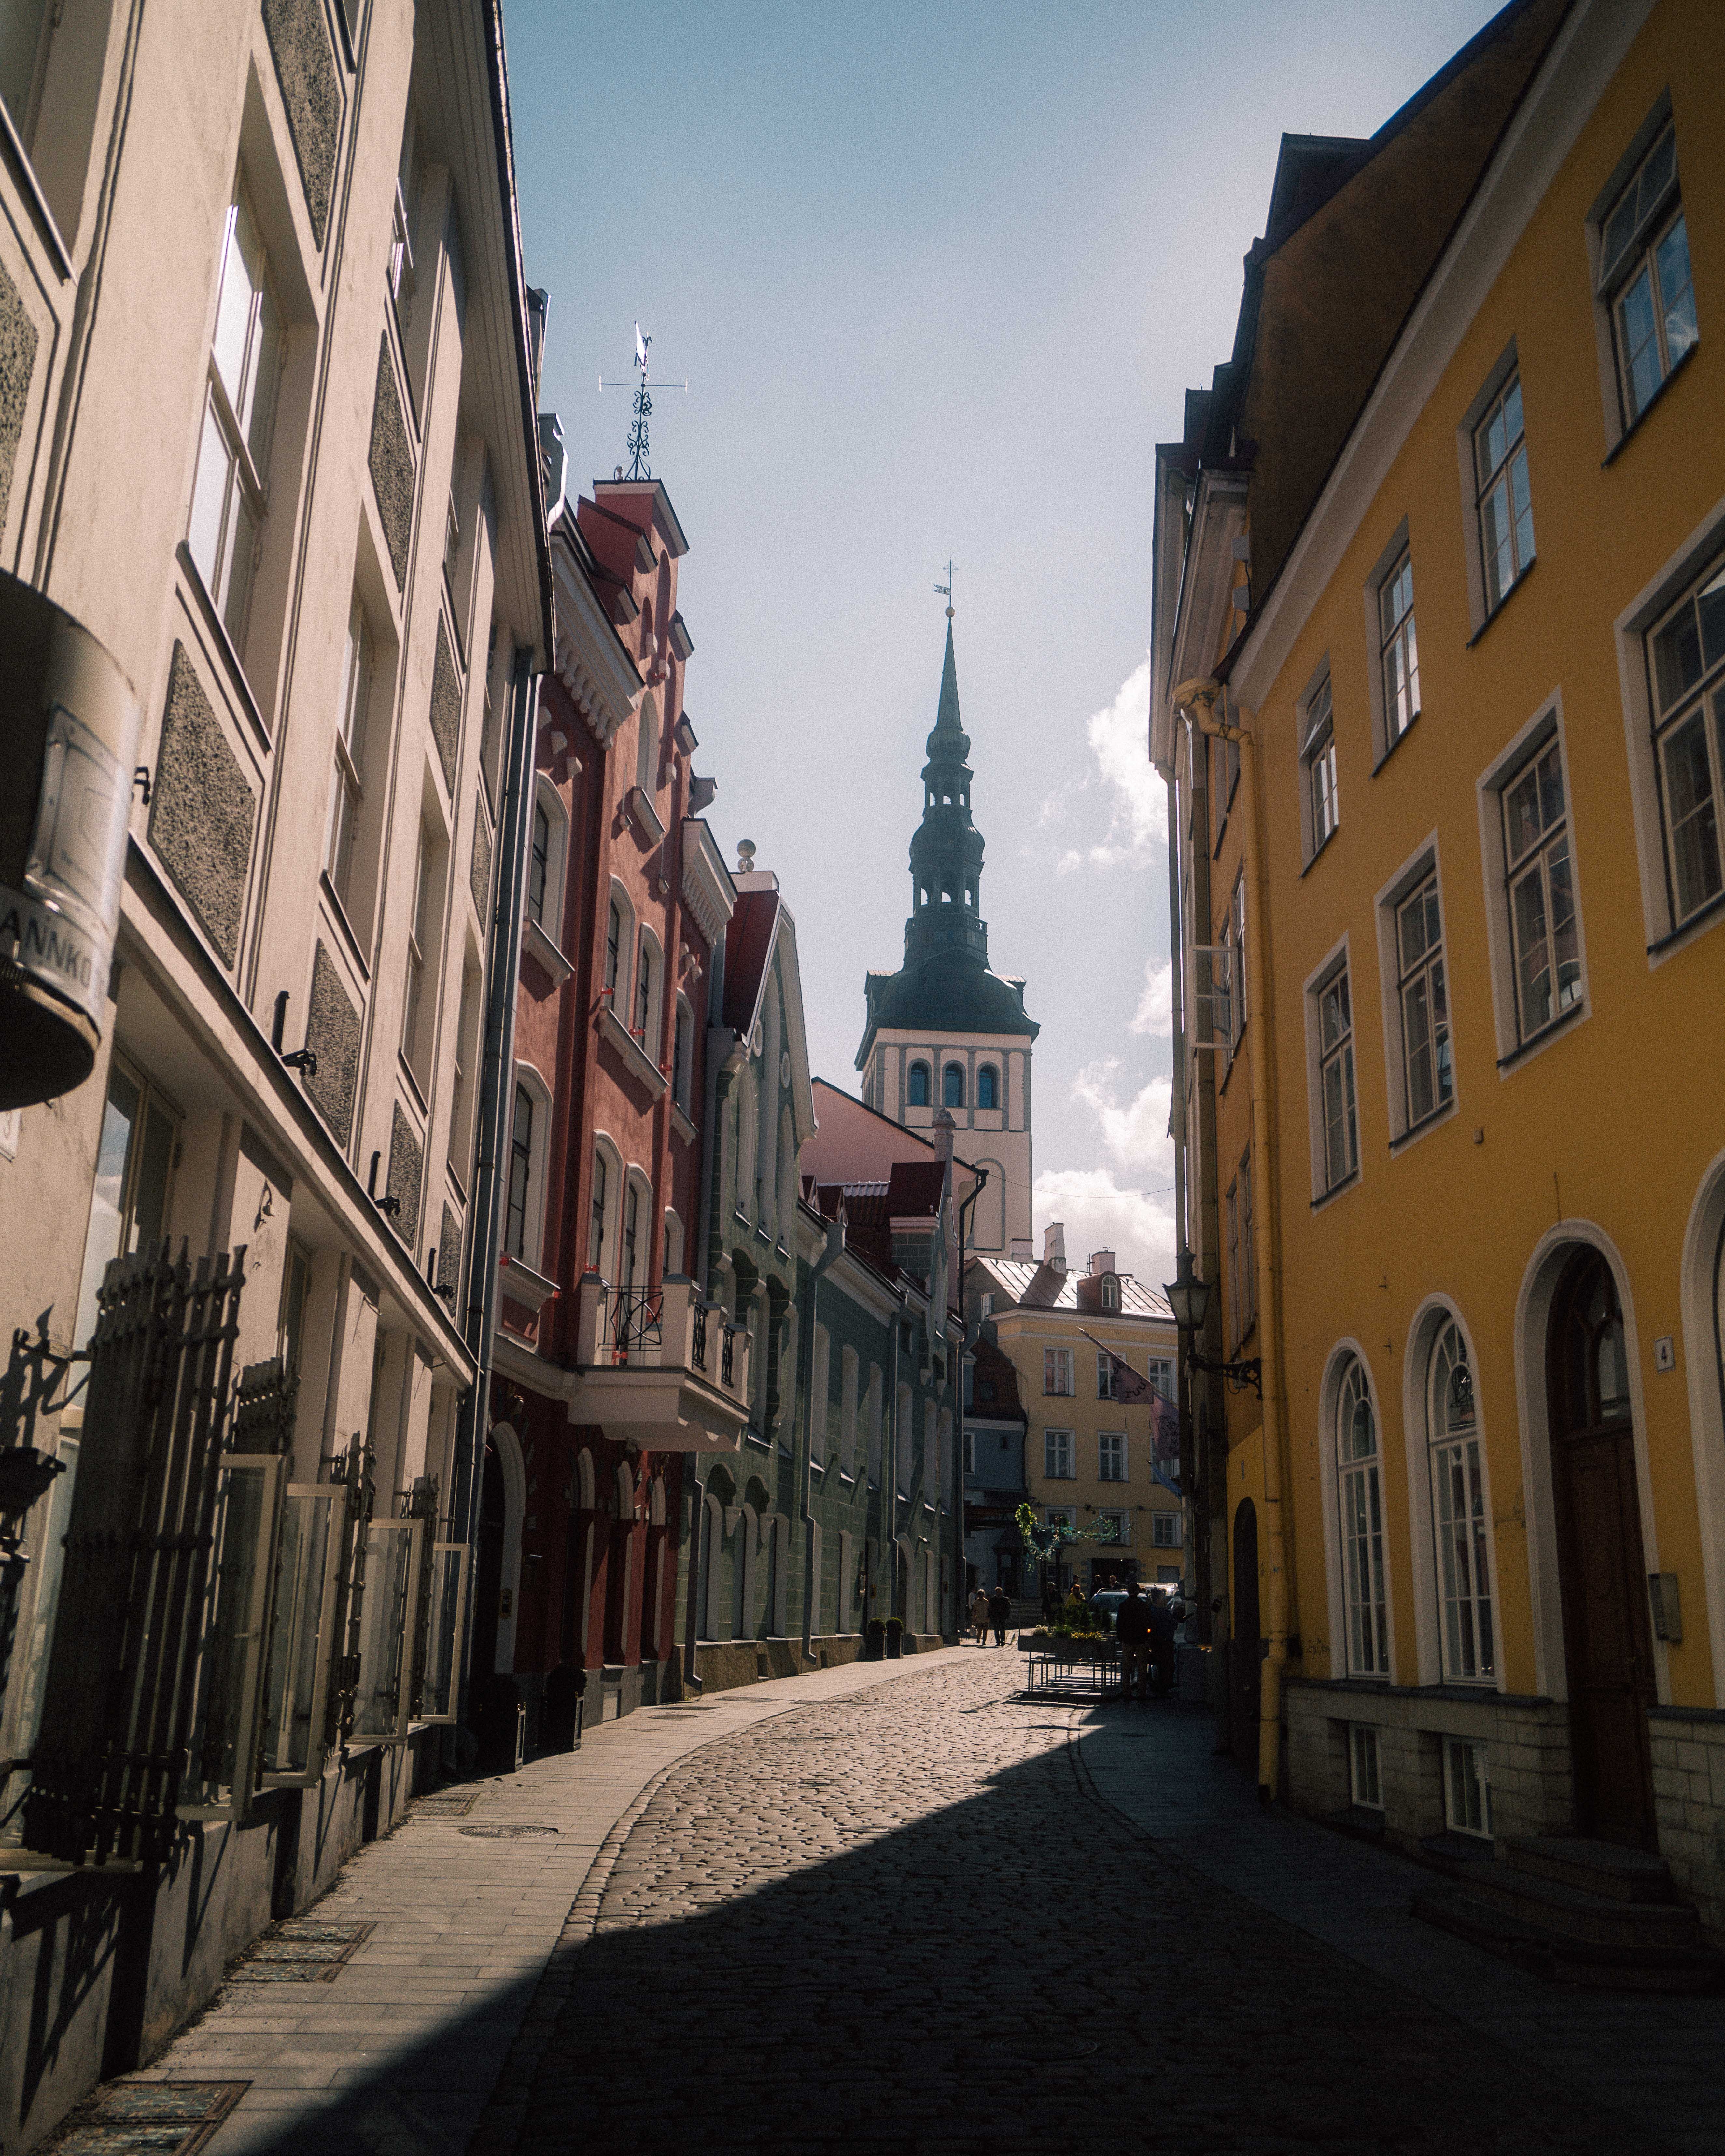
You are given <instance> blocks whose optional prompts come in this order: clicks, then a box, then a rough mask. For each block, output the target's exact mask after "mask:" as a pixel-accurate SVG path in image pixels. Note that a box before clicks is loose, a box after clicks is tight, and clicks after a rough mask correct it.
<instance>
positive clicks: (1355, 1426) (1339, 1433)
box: [1336, 1355, 1389, 1677]
mask: <svg viewBox="0 0 1725 2156" xmlns="http://www.w3.org/2000/svg"><path fill="white" fill-rule="evenodd" d="M1336 1488H1337V1500H1338V1503H1339V1506H1340V1515H1341V1522H1342V1601H1343V1628H1344V1631H1345V1635H1346V1642H1347V1671H1348V1676H1351V1677H1371V1676H1389V1599H1388V1597H1387V1595H1386V1594H1385V1592H1384V1491H1383V1484H1382V1481H1381V1480H1380V1478H1379V1474H1378V1422H1377V1418H1376V1416H1375V1415H1374V1414H1373V1412H1372V1395H1371V1391H1370V1388H1369V1387H1368V1384H1367V1383H1366V1373H1365V1370H1364V1368H1363V1366H1362V1364H1361V1363H1360V1360H1359V1358H1358V1356H1357V1355H1352V1356H1350V1357H1349V1358H1348V1365H1347V1368H1346V1369H1345V1370H1344V1371H1343V1374H1342V1382H1341V1384H1340V1386H1339V1387H1338V1388H1337V1394H1336Z"/></svg>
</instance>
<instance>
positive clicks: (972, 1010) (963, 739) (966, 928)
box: [856, 606, 1037, 1257]
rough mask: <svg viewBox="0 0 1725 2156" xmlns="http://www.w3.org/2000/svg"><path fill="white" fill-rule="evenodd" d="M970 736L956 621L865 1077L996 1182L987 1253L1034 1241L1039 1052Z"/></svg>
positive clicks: (980, 1207)
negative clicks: (989, 856)
mask: <svg viewBox="0 0 1725 2156" xmlns="http://www.w3.org/2000/svg"><path fill="white" fill-rule="evenodd" d="M969 756H970V737H969V736H968V734H967V733H966V732H965V731H964V728H963V725H962V723H961V722H960V720H959V716H958V670H957V665H956V663H955V662H954V660H953V657H952V608H951V607H950V606H949V607H948V608H947V655H946V662H945V664H944V665H943V666H942V669H941V695H940V706H939V709H938V711H937V712H936V714H935V721H934V731H933V732H932V734H930V735H929V737H928V741H927V757H928V761H927V763H926V764H924V766H923V767H922V823H921V824H919V825H918V826H917V829H916V833H915V834H914V835H913V836H912V838H911V917H910V919H909V920H908V921H906V923H905V962H904V964H903V965H902V966H901V968H899V970H898V972H897V973H870V974H869V976H868V977H867V978H866V980H865V982H864V984H863V992H864V994H865V997H866V998H867V1004H868V1016H867V1024H866V1025H865V1028H864V1031H863V1039H862V1045H861V1047H860V1049H858V1050H857V1053H856V1067H857V1069H858V1070H860V1071H861V1073H862V1096H863V1098H864V1100H865V1101H867V1102H868V1104H869V1106H870V1107H871V1108H876V1109H878V1110H879V1111H880V1113H881V1114H882V1115H886V1116H891V1117H892V1119H893V1120H894V1122H900V1123H903V1124H906V1126H907V1127H909V1128H911V1130H926V1129H927V1127H929V1126H930V1125H931V1124H932V1122H933V1121H934V1118H935V1116H936V1114H937V1112H938V1111H939V1110H940V1109H941V1108H942V1107H944V1108H945V1109H946V1110H947V1112H948V1113H949V1114H950V1115H951V1116H952V1120H953V1122H955V1123H956V1124H957V1132H956V1134H955V1137H954V1141H953V1143H954V1147H955V1150H956V1151H957V1154H958V1156H959V1158H961V1159H962V1160H966V1161H968V1162H970V1163H972V1165H973V1166H974V1167H978V1168H987V1169H988V1183H987V1186H986V1188H984V1190H983V1194H982V1197H981V1198H980V1199H978V1203H977V1205H976V1207H975V1209H974V1211H973V1213H972V1214H971V1216H970V1218H971V1233H970V1240H971V1245H972V1247H973V1249H974V1250H976V1252H977V1253H978V1255H980V1256H994V1257H1005V1256H1006V1255H1009V1252H1010V1250H1011V1247H1012V1245H1013V1244H1014V1242H1015V1241H1022V1240H1027V1239H1028V1238H1029V1234H1030V1045H1031V1043H1032V1042H1033V1041H1034V1039H1035V1038H1036V1033H1037V1028H1036V1025H1035V1023H1034V1020H1032V1019H1029V1018H1028V1017H1027V1016H1026V1015H1025V1012H1024V983H1023V981H1022V980H1018V979H1014V978H1006V977H1003V976H1002V975H1001V974H999V973H992V972H991V971H990V970H989V967H988V923H987V922H986V921H984V920H983V917H982V880H983V834H982V833H981V832H980V831H978V829H977V827H976V825H975V824H973V822H972V821H971V816H970V782H971V772H970V764H969V761H968V759H969Z"/></svg>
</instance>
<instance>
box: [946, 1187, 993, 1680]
mask: <svg viewBox="0 0 1725 2156" xmlns="http://www.w3.org/2000/svg"><path fill="white" fill-rule="evenodd" d="M987 1185H988V1169H987V1168H978V1169H977V1171H976V1188H975V1189H974V1190H973V1191H972V1192H971V1193H970V1195H969V1197H968V1198H967V1199H965V1201H964V1203H963V1204H962V1205H961V1206H960V1207H959V1208H958V1354H957V1369H956V1370H955V1372H954V1373H953V1381H952V1427H953V1429H954V1430H956V1431H957V1440H958V1450H957V1455H955V1457H954V1459H953V1461H952V1488H953V1491H954V1493H955V1495H956V1496H957V1503H956V1504H955V1505H954V1506H953V1508H952V1509H953V1511H954V1512H955V1513H956V1514H957V1536H956V1537H955V1540H956V1543H957V1552H956V1554H955V1556H954V1557H953V1559H952V1615H953V1618H954V1620H955V1621H956V1620H957V1616H958V1613H959V1611H960V1610H961V1609H963V1608H964V1606H965V1598H964V1587H963V1579H964V1358H965V1357H966V1356H967V1355H968V1354H969V1353H970V1281H969V1278H968V1275H967V1271H966V1268H965V1264H964V1229H965V1219H964V1216H965V1214H967V1213H968V1212H969V1210H970V1209H971V1207H972V1206H973V1205H974V1204H976V1202H977V1200H978V1198H980V1197H981V1196H982V1194H983V1190H984V1189H985V1188H986V1187H987ZM957 1630H958V1636H959V1640H960V1641H961V1643H962V1642H963V1636H964V1627H963V1625H962V1624H960V1625H958V1627H957Z"/></svg>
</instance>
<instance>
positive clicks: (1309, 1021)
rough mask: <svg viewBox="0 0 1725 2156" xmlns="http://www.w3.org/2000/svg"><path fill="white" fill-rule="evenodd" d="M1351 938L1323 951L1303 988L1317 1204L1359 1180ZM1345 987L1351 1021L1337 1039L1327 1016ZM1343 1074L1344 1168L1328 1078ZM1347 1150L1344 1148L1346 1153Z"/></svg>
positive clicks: (1309, 1121) (1314, 1198)
mask: <svg viewBox="0 0 1725 2156" xmlns="http://www.w3.org/2000/svg"><path fill="white" fill-rule="evenodd" d="M1351 956H1352V954H1351V952H1350V951H1349V947H1348V937H1346V936H1344V937H1343V938H1342V940H1341V942H1339V943H1337V944H1336V945H1334V946H1333V947H1332V948H1331V949H1330V950H1328V951H1327V952H1325V953H1324V956H1323V957H1322V960H1321V961H1320V962H1319V963H1318V965H1317V967H1315V968H1313V970H1312V973H1310V974H1309V975H1308V976H1307V981H1306V983H1305V988H1304V998H1305V1008H1306V1109H1307V1136H1308V1138H1309V1140H1310V1144H1311V1154H1312V1204H1314V1205H1322V1204H1325V1203H1326V1202H1327V1200H1328V1199H1332V1198H1334V1197H1336V1196H1337V1195H1338V1194H1339V1193H1341V1192H1342V1191H1343V1190H1347V1189H1349V1188H1352V1187H1353V1184H1354V1183H1357V1182H1358V1180H1359V1175H1360V1158H1361V1156H1360V1143H1359V1054H1358V1043H1359V1020H1358V1014H1357V1013H1356V1012H1355V1011H1354V1009H1353V1000H1354V999H1353V968H1352V965H1351V962H1350V961H1351ZM1338 982H1339V983H1343V988H1344V990H1345V993H1346V995H1347V998H1348V1012H1349V1023H1348V1028H1347V1030H1346V1032H1345V1033H1344V1034H1341V1035H1339V1036H1338V1037H1337V1039H1336V1040H1334V1041H1333V1042H1332V1041H1329V1040H1327V1039H1326V1035H1325V1031H1324V1018H1325V1012H1326V1009H1327V1004H1328V1002H1329V999H1330V998H1331V997H1332V995H1333V994H1334V993H1335V991H1336V988H1337V983H1338ZM1332 1069H1334V1070H1339V1072H1340V1073H1341V1083H1342V1087H1343V1103H1344V1106H1345V1109H1346V1111H1347V1121H1348V1122H1349V1123H1351V1127H1352V1148H1351V1158H1348V1157H1344V1158H1343V1162H1342V1163H1341V1165H1340V1167H1339V1168H1338V1166H1337V1160H1336V1158H1335V1157H1334V1156H1333V1155H1332V1149H1331V1144H1330V1135H1331V1123H1330V1113H1329V1092H1328V1081H1329V1074H1330V1072H1331V1070H1332ZM1346 1152H1347V1148H1345V1147H1344V1156H1345V1155H1346Z"/></svg>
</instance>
